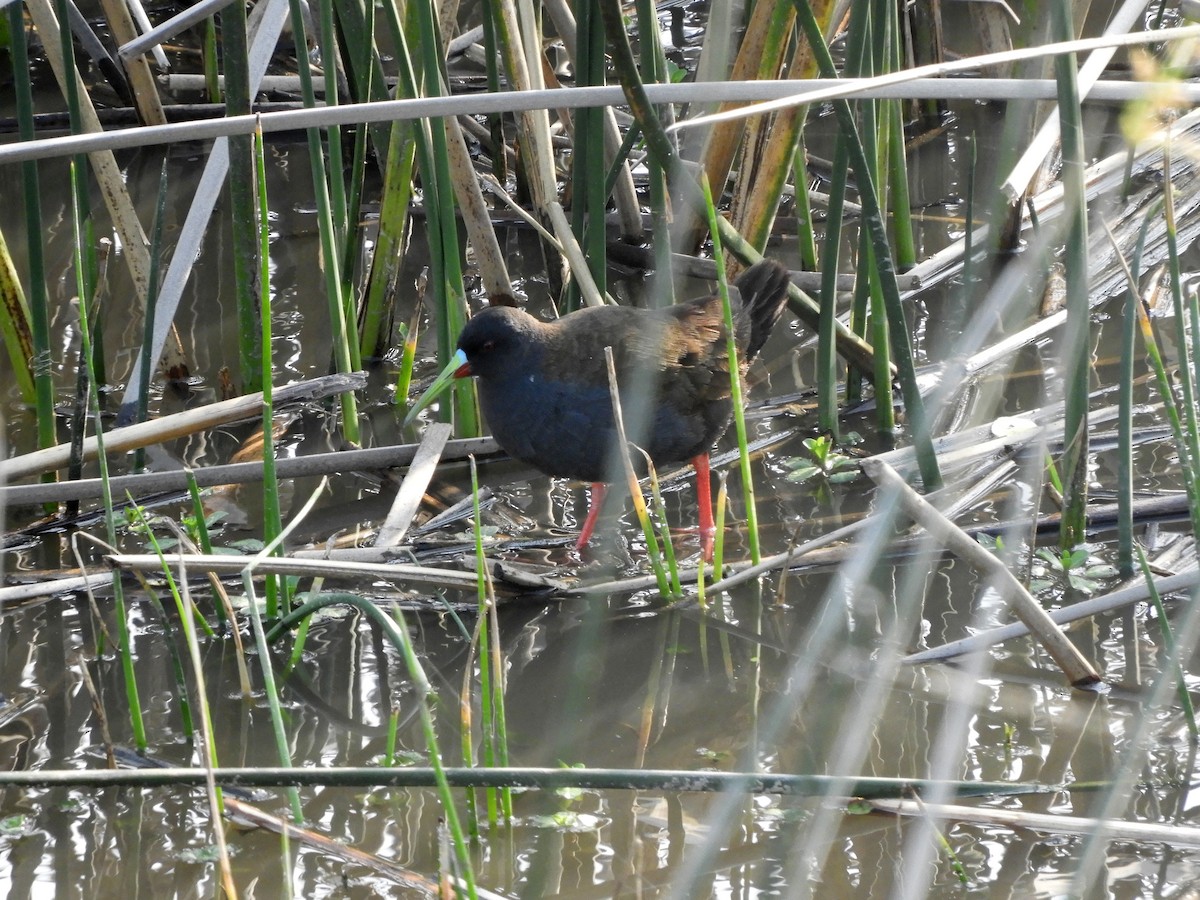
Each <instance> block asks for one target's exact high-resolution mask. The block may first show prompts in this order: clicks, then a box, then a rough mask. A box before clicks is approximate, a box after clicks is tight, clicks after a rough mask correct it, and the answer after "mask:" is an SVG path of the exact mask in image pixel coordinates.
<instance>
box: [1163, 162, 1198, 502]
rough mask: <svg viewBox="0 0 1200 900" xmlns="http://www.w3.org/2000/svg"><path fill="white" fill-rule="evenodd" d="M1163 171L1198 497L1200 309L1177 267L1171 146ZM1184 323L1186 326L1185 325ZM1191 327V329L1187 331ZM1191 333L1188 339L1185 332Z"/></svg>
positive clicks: (1181, 364) (1181, 377) (1190, 448)
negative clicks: (1197, 397)
mask: <svg viewBox="0 0 1200 900" xmlns="http://www.w3.org/2000/svg"><path fill="white" fill-rule="evenodd" d="M1163 170H1164V171H1165V172H1166V175H1167V181H1166V185H1165V187H1164V190H1163V216H1164V220H1165V225H1166V230H1167V272H1168V274H1169V276H1170V283H1171V303H1172V306H1173V307H1174V310H1175V340H1176V345H1177V347H1178V348H1179V349H1178V352H1179V386H1180V391H1181V393H1182V396H1183V403H1182V404H1181V405H1182V407H1183V425H1184V427H1185V429H1186V431H1185V434H1186V437H1187V450H1188V455H1189V457H1190V458H1191V461H1192V465H1191V469H1190V471H1188V470H1185V471H1188V474H1189V475H1190V476H1191V478H1192V497H1193V498H1195V497H1200V422H1198V421H1197V420H1198V418H1200V416H1197V412H1196V402H1195V397H1196V378H1197V369H1196V367H1197V366H1200V343H1198V342H1200V336H1197V334H1196V329H1197V327H1198V326H1200V309H1198V308H1197V299H1196V292H1195V291H1189V292H1188V295H1187V300H1185V299H1184V291H1183V280H1182V278H1183V276H1182V273H1181V271H1180V263H1179V231H1178V228H1177V226H1176V221H1175V185H1174V182H1173V181H1172V179H1171V145H1170V143H1169V142H1168V143H1167V144H1165V145H1164V147H1163ZM1185 323H1186V324H1185ZM1187 325H1190V326H1191V327H1190V329H1189V328H1187ZM1189 330H1190V331H1191V334H1190V335H1188V334H1187V332H1188V331H1189Z"/></svg>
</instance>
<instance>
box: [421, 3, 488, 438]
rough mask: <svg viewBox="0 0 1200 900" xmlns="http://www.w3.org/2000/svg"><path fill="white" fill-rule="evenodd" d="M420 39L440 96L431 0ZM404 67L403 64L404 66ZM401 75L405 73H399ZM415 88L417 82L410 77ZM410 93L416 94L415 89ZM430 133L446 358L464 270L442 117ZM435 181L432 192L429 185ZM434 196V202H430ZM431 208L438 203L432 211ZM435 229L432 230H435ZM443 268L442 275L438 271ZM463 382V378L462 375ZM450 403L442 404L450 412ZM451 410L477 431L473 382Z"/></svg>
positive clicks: (441, 346)
mask: <svg viewBox="0 0 1200 900" xmlns="http://www.w3.org/2000/svg"><path fill="white" fill-rule="evenodd" d="M410 9H411V11H412V14H413V15H414V16H415V19H416V21H415V24H416V28H417V33H418V35H419V40H420V52H421V59H420V64H421V66H420V70H419V71H420V76H421V86H422V87H423V88H424V91H423V94H424V96H427V97H440V96H443V95H444V94H445V93H446V91H445V87H444V84H443V78H442V52H441V48H442V41H441V36H440V35H439V33H438V29H437V19H436V16H435V10H434V8H433V3H432V0H419V2H416V3H413V4H412V5H411V7H410ZM402 72H403V67H402ZM402 77H403V76H402ZM413 87H414V90H415V89H416V84H415V82H414V85H413ZM414 96H416V94H415V93H414ZM424 124H425V125H426V128H427V131H426V134H427V136H428V141H429V143H428V152H427V153H426V154H424V155H423V156H422V157H420V158H419V160H420V164H421V174H422V183H423V184H425V185H426V193H425V211H426V214H427V215H429V216H430V220H429V225H430V228H429V238H430V241H431V244H432V242H434V241H436V242H437V244H438V251H439V253H438V255H439V257H440V263H441V266H442V269H440V270H439V269H438V268H436V267H434V269H433V281H434V282H435V283H437V282H438V281H439V280H440V281H441V286H440V287H441V289H440V290H439V291H436V292H435V297H436V298H437V299H438V300H440V302H441V306H440V308H439V314H438V316H437V336H438V359H439V360H449V359H450V357H451V356H453V355H454V352H455V341H456V340H457V339H458V333H459V332H460V331H462V328H463V326H464V325H465V324H466V300H465V297H464V291H463V283H462V270H461V267H460V261H459V246H458V223H457V220H456V218H455V215H454V188H453V186H452V184H453V182H452V179H451V177H450V154H449V151H448V149H447V147H446V129H445V128H444V127H443V126H442V124H441V123H440V122H428V121H427V122H425V123H424ZM430 183H433V184H436V190H435V192H434V193H433V195H432V197H431V196H430V193H429V189H428V185H429V184H430ZM431 199H433V200H434V201H435V202H433V203H431V202H430V200H431ZM431 208H436V211H437V214H436V216H434V215H433V213H432V212H431ZM435 228H436V233H435ZM439 271H440V272H442V275H441V278H440V279H439V277H438V272H439ZM463 381H464V382H465V381H467V379H463ZM449 411H450V405H449V404H447V405H446V413H449ZM454 414H455V416H456V417H457V420H458V422H459V424H460V427H461V428H462V430H463V431H464V432H465V433H467V434H477V433H478V431H479V419H478V416H477V414H476V410H475V396H474V385H471V384H461V383H460V384H456V385H455V390H454Z"/></svg>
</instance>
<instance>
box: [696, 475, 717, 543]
mask: <svg viewBox="0 0 1200 900" xmlns="http://www.w3.org/2000/svg"><path fill="white" fill-rule="evenodd" d="M692 465H693V466H695V468H696V506H697V507H698V508H699V510H700V552H701V553H703V554H704V560H705V562H712V558H713V539H714V538H715V537H716V534H717V526H716V524H715V523H714V522H713V508H712V475H711V474H710V473H709V469H708V454H707V453H701V454H700V455H699V456H696V457H694V458H693V459H692Z"/></svg>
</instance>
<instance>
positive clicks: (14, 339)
mask: <svg viewBox="0 0 1200 900" xmlns="http://www.w3.org/2000/svg"><path fill="white" fill-rule="evenodd" d="M0 331H3V332H4V347H5V349H6V350H7V351H8V359H9V362H10V363H11V365H12V371H13V377H14V378H15V379H16V381H17V387H18V388H19V389H20V391H21V399H22V401H23V402H24V403H25V404H26V405H28V406H32V405H34V403H36V402H37V388H36V387H35V386H34V383H33V365H32V363H33V331H32V329H31V327H30V324H29V302H28V301H27V300H26V299H25V292H24V291H23V290H21V279H20V277H19V276H18V275H17V267H16V266H15V265H13V260H12V256H11V254H9V252H8V243H7V242H6V241H5V240H4V233H3V232H2V231H0Z"/></svg>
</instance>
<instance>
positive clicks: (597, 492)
mask: <svg viewBox="0 0 1200 900" xmlns="http://www.w3.org/2000/svg"><path fill="white" fill-rule="evenodd" d="M607 488H608V485H606V484H604V483H603V482H601V481H596V482H593V483H592V497H591V500H590V501H589V503H588V514H587V518H586V519H584V520H583V530H582V531H580V532H579V540H578V541H576V542H575V549H576V550H582V549H583V548H584V547H586V546H587V542H588V538H590V537H591V536H592V531H593V530H594V529H595V527H596V520H597V519H598V518H600V507H601V506H603V505H604V492H605V490H606V489H607Z"/></svg>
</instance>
